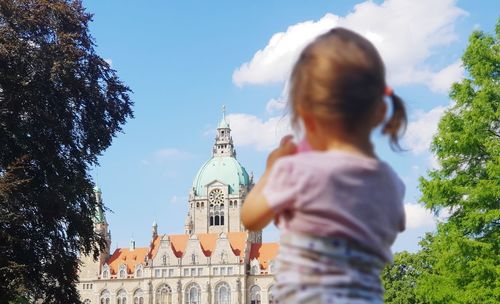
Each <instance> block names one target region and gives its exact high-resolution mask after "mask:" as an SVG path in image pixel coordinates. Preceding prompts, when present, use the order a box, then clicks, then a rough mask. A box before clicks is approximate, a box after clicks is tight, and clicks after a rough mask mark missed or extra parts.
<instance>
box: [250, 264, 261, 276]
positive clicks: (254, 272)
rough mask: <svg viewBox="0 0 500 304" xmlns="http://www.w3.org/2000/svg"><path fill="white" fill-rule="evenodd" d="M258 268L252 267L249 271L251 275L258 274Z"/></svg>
mask: <svg viewBox="0 0 500 304" xmlns="http://www.w3.org/2000/svg"><path fill="white" fill-rule="evenodd" d="M259 272H260V271H259V266H257V265H253V266H252V270H251V274H259Z"/></svg>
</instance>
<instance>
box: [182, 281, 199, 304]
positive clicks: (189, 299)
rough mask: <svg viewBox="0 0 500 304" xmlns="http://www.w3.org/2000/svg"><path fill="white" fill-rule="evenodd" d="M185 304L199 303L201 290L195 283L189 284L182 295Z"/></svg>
mask: <svg viewBox="0 0 500 304" xmlns="http://www.w3.org/2000/svg"><path fill="white" fill-rule="evenodd" d="M184 298H185V299H186V301H185V303H186V304H200V303H201V289H200V286H198V284H196V283H191V284H189V285H188V286H187V287H186V291H185V294H184Z"/></svg>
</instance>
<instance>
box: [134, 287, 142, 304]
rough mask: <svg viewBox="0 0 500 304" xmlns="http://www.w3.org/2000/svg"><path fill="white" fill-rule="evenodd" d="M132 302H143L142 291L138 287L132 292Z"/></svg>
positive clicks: (139, 303)
mask: <svg viewBox="0 0 500 304" xmlns="http://www.w3.org/2000/svg"><path fill="white" fill-rule="evenodd" d="M134 304H144V292H143V291H142V289H140V288H139V289H137V290H136V291H135V292H134Z"/></svg>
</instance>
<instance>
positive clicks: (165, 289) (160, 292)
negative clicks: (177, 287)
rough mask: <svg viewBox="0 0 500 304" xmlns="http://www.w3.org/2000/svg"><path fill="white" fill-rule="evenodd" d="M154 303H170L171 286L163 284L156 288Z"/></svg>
mask: <svg viewBox="0 0 500 304" xmlns="http://www.w3.org/2000/svg"><path fill="white" fill-rule="evenodd" d="M155 297H156V299H155V304H172V288H170V286H168V285H167V284H163V285H161V286H160V287H158V289H157V290H156V296H155Z"/></svg>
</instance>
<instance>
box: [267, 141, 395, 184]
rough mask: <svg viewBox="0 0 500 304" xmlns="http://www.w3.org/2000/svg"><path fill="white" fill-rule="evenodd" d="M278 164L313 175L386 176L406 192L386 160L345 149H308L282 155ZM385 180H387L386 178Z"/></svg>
mask: <svg viewBox="0 0 500 304" xmlns="http://www.w3.org/2000/svg"><path fill="white" fill-rule="evenodd" d="M277 166H278V167H281V168H283V169H286V170H287V171H288V172H296V173H299V174H301V175H302V174H307V173H310V174H312V175H325V174H326V175H337V174H339V175H344V174H346V175H349V176H351V177H355V176H357V177H359V178H360V179H363V178H368V177H370V176H373V175H377V176H386V177H388V179H389V180H390V182H392V183H394V186H396V187H397V188H399V189H401V191H403V192H404V183H403V181H402V180H401V178H400V177H399V176H398V174H397V173H396V171H395V170H394V169H393V168H392V167H391V166H390V165H389V164H388V163H386V162H385V161H383V160H380V159H377V158H371V157H367V156H363V155H359V154H353V153H349V152H344V151H338V150H335V151H308V152H302V153H297V154H293V155H289V156H286V157H282V158H280V159H279V160H278V161H277ZM384 180H387V179H385V178H384Z"/></svg>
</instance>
